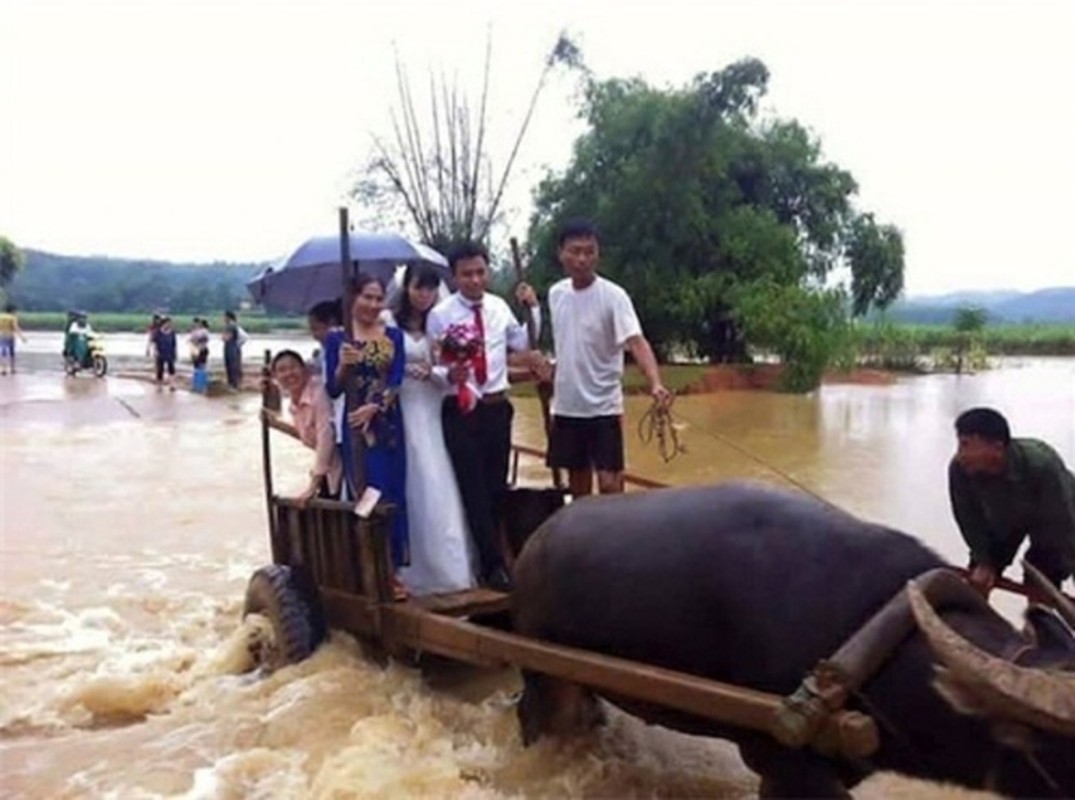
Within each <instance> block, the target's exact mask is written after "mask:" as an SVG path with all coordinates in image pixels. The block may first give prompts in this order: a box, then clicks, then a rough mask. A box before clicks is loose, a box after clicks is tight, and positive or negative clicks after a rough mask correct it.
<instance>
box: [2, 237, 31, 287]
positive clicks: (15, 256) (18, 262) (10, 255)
mask: <svg viewBox="0 0 1075 800" xmlns="http://www.w3.org/2000/svg"><path fill="white" fill-rule="evenodd" d="M25 264H26V257H25V256H24V255H23V253H22V251H21V250H20V249H19V248H17V247H16V246H15V244H14V242H12V241H11V240H10V239H8V238H7V237H5V236H0V291H4V290H5V289H6V288H7V285H8V284H9V283H11V282H12V281H13V280H14V279H15V275H16V273H18V271H19V270H20V269H22V268H23V266H24V265H25Z"/></svg>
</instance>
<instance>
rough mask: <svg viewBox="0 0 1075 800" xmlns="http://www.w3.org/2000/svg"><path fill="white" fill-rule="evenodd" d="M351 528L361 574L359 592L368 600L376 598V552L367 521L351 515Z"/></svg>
mask: <svg viewBox="0 0 1075 800" xmlns="http://www.w3.org/2000/svg"><path fill="white" fill-rule="evenodd" d="M351 530H352V531H353V533H352V535H353V536H354V537H355V538H356V539H357V540H358V571H359V574H360V575H361V576H362V586H361V589H360V592H359V593H360V594H361V595H362V596H363V597H366V598H368V599H370V600H377V599H379V598H378V595H377V553H376V551H375V550H374V547H373V533H372V531H371V530H370V526H369V522H368V521H367V520H364V519H359V518H358V517H355V516H353V515H352V517H351Z"/></svg>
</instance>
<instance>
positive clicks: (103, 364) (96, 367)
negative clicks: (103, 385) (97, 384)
mask: <svg viewBox="0 0 1075 800" xmlns="http://www.w3.org/2000/svg"><path fill="white" fill-rule="evenodd" d="M107 373H108V359H107V358H105V357H104V356H94V357H93V374H94V375H96V376H97V377H98V378H103V377H104V376H105V375H106V374H107Z"/></svg>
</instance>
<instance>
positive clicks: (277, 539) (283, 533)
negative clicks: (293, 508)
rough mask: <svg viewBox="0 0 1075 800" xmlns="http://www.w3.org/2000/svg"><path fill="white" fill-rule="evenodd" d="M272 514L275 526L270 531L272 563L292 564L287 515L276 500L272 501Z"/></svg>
mask: <svg viewBox="0 0 1075 800" xmlns="http://www.w3.org/2000/svg"><path fill="white" fill-rule="evenodd" d="M272 514H273V518H274V520H275V524H274V525H272V526H271V528H270V530H269V546H270V549H271V551H272V563H274V564H290V563H291V556H290V547H289V546H288V541H289V535H288V528H287V515H286V514H285V513H284V512H283V510H282V509H281V507H280V505H279V504H278V503H277V502H276V498H275V497H274V498H273V499H272Z"/></svg>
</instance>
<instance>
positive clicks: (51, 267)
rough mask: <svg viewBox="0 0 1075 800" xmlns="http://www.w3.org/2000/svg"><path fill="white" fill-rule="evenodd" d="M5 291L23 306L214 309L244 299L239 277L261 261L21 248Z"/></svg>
mask: <svg viewBox="0 0 1075 800" xmlns="http://www.w3.org/2000/svg"><path fill="white" fill-rule="evenodd" d="M23 252H24V253H25V255H26V266H25V267H24V268H23V269H22V270H20V271H19V272H18V273H17V274H16V277H15V279H14V280H13V281H12V282H11V285H10V286H9V287H8V294H9V295H10V297H11V299H12V301H13V302H14V303H15V304H16V305H18V306H19V308H21V309H23V310H26V311H64V310H67V309H71V308H79V309H84V310H86V311H147V312H151V311H155V310H157V309H163V310H167V311H169V312H172V313H186V312H214V313H219V312H220V311H222V310H224V309H228V308H237V307H238V306H239V305H240V303H242V302H245V301H249V300H250V297H249V294H248V293H247V291H246V287H245V283H246V281H247V280H249V279H250V278H251V277H253V276H254V275H255V274H256V273H257V272H258V271H259V270H261V269H262V268H263V267H264V264H230V263H224V262H216V263H212V264H184V263H175V262H169V261H148V260H134V259H122V258H109V257H107V256H62V255H55V254H53V253H45V252H41V251H38V250H24V251H23Z"/></svg>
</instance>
